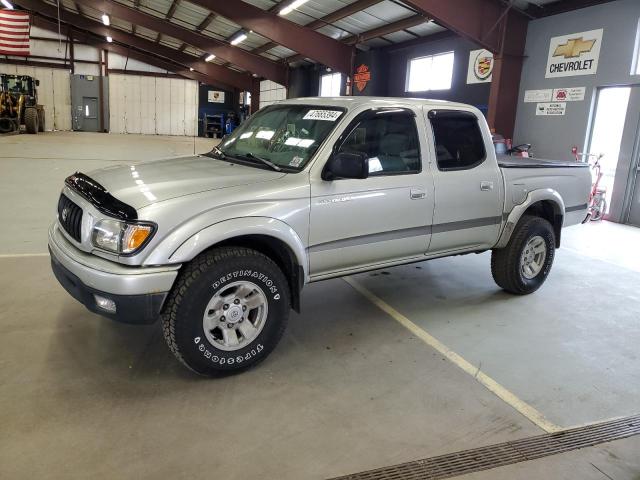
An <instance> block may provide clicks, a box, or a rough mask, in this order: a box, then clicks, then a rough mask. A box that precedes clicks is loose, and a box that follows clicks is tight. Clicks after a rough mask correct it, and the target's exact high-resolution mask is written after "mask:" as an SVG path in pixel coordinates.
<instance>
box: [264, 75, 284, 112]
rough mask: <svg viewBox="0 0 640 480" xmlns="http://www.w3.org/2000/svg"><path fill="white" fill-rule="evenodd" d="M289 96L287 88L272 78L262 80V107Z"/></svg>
mask: <svg viewBox="0 0 640 480" xmlns="http://www.w3.org/2000/svg"><path fill="white" fill-rule="evenodd" d="M286 98H287V89H286V88H285V87H284V86H282V85H280V84H279V83H276V82H272V81H271V80H262V81H261V82H260V108H262V107H266V106H267V105H271V104H272V103H275V102H277V101H278V100H285V99H286Z"/></svg>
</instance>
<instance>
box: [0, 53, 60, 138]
mask: <svg viewBox="0 0 640 480" xmlns="http://www.w3.org/2000/svg"><path fill="white" fill-rule="evenodd" d="M0 73H7V74H10V75H30V76H32V77H34V78H35V79H37V80H40V86H39V87H38V102H39V103H40V104H42V105H44V112H45V129H46V130H71V86H70V78H69V71H68V70H63V69H59V68H43V67H27V66H24V65H10V64H6V63H5V64H3V63H0Z"/></svg>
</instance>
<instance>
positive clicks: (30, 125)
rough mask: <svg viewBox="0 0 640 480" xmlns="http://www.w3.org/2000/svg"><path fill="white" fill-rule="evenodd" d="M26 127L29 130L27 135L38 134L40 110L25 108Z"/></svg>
mask: <svg viewBox="0 0 640 480" xmlns="http://www.w3.org/2000/svg"><path fill="white" fill-rule="evenodd" d="M24 126H25V127H26V128H27V133H38V110H36V109H35V108H25V110H24Z"/></svg>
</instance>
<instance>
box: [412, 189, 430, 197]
mask: <svg viewBox="0 0 640 480" xmlns="http://www.w3.org/2000/svg"><path fill="white" fill-rule="evenodd" d="M426 196H427V192H425V191H424V190H422V189H421V188H420V189H418V188H412V189H411V200H420V199H423V198H425V197H426Z"/></svg>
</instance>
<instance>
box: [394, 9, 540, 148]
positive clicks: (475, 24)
mask: <svg viewBox="0 0 640 480" xmlns="http://www.w3.org/2000/svg"><path fill="white" fill-rule="evenodd" d="M405 3H407V4H409V5H411V6H413V7H415V8H416V9H418V10H420V11H422V12H423V13H424V14H426V15H428V16H429V17H431V18H433V19H434V20H435V21H436V22H438V23H440V24H441V25H443V26H445V27H447V28H448V29H449V30H452V31H454V32H455V33H457V34H458V35H460V36H462V37H464V38H466V39H468V40H471V41H472V42H474V43H476V44H478V45H480V46H481V47H483V48H485V49H487V50H489V51H490V52H492V53H493V54H494V57H495V60H494V62H495V63H494V70H493V80H492V83H491V93H490V96H489V112H488V121H489V125H490V126H491V128H493V129H495V131H496V132H499V133H501V134H503V135H505V136H508V137H510V136H512V135H513V128H514V124H515V116H516V108H517V105H518V90H519V88H520V75H521V74H522V61H523V57H524V47H525V42H526V38H527V25H528V20H529V19H528V18H527V17H526V16H525V15H523V14H522V13H520V12H518V11H517V10H515V9H514V8H512V7H513V0H511V3H509V4H505V3H504V2H501V1H499V0H456V1H455V2H453V1H448V2H447V1H442V0H405Z"/></svg>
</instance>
